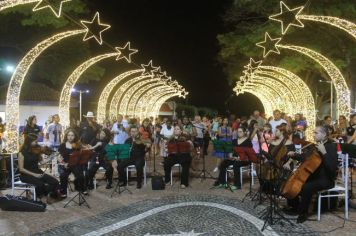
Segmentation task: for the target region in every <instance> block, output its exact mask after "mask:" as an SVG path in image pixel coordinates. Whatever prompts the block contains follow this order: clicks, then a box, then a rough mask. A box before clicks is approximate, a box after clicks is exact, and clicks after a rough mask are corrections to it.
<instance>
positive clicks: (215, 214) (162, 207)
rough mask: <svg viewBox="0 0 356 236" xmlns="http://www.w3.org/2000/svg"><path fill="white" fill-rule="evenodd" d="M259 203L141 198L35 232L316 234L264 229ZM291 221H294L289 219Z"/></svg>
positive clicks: (296, 227)
mask: <svg viewBox="0 0 356 236" xmlns="http://www.w3.org/2000/svg"><path fill="white" fill-rule="evenodd" d="M262 210H263V207H262V206H258V207H257V208H254V206H253V203H251V202H249V201H246V202H243V203H242V202H241V201H239V200H237V199H232V198H226V197H222V196H212V195H187V196H175V197H163V198H157V199H153V200H145V201H141V202H137V203H134V204H132V205H130V206H126V207H119V208H117V209H114V210H110V211H107V212H104V213H101V214H98V215H96V216H95V217H89V218H85V219H81V220H78V221H75V222H73V223H69V224H65V225H62V226H59V227H55V228H53V229H51V230H47V231H44V232H41V233H38V234H36V235H53V236H54V235H85V236H91V235H92V236H94V235H95V236H96V235H145V236H154V235H157V236H158V235H189V236H194V235H297V234H298V235H301V234H307V235H317V234H316V233H314V232H312V231H310V230H309V229H308V228H307V227H306V226H303V225H297V224H294V225H290V224H289V223H288V222H281V224H275V225H273V226H272V228H271V227H267V229H265V230H264V231H261V228H262V226H263V224H264V221H263V220H261V219H260V218H259V217H258V216H259V214H260V213H261V211H262ZM293 221H294V222H295V220H293Z"/></svg>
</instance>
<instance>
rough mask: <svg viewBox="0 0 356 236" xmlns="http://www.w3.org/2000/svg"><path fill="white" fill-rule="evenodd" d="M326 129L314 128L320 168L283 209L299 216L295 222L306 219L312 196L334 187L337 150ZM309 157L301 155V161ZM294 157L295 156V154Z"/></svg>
mask: <svg viewBox="0 0 356 236" xmlns="http://www.w3.org/2000/svg"><path fill="white" fill-rule="evenodd" d="M328 135H329V133H328V128H327V127H324V126H318V127H316V129H315V131H314V139H315V142H316V145H315V148H316V149H317V153H318V154H319V156H320V157H321V164H320V166H319V167H318V168H317V169H316V170H315V171H314V172H313V173H312V174H311V175H310V176H309V178H308V179H307V182H306V183H305V184H304V186H303V187H302V190H301V192H300V193H299V195H298V196H297V197H296V198H295V199H289V200H288V205H289V207H290V208H287V209H285V212H286V213H293V211H294V212H297V213H298V214H299V216H298V219H297V222H298V223H303V222H304V221H306V220H307V217H308V208H309V205H310V202H311V199H312V196H313V194H315V193H317V192H319V191H321V190H326V189H330V188H332V187H334V184H335V183H334V181H335V178H336V173H337V150H336V144H335V143H332V141H331V140H329V139H328ZM307 155H310V154H308V152H307V153H305V154H304V153H303V154H301V161H302V162H303V160H304V159H305V158H306V157H308V156H307ZM295 156H297V155H296V154H295Z"/></svg>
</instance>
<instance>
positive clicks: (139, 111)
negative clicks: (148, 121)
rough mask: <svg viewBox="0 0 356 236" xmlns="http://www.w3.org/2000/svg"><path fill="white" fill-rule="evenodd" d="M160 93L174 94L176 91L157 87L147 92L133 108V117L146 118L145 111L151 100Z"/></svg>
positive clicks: (160, 86)
mask: <svg viewBox="0 0 356 236" xmlns="http://www.w3.org/2000/svg"><path fill="white" fill-rule="evenodd" d="M162 91H165V92H176V91H177V90H176V89H174V88H171V87H169V86H167V85H158V86H157V87H154V88H152V89H150V90H149V91H147V92H146V93H145V94H144V95H143V96H142V97H141V98H140V99H139V100H138V101H137V104H136V107H135V110H134V111H135V115H136V116H138V117H140V119H141V120H142V119H144V118H147V116H146V109H147V108H148V107H149V105H150V102H151V100H152V99H155V97H157V96H158V95H159V94H161V93H162Z"/></svg>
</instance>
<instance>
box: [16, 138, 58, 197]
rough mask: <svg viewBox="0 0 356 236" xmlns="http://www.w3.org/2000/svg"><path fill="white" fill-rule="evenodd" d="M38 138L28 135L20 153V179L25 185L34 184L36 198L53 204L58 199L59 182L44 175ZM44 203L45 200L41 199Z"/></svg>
mask: <svg viewBox="0 0 356 236" xmlns="http://www.w3.org/2000/svg"><path fill="white" fill-rule="evenodd" d="M37 140H38V136H37V135H35V134H27V136H26V139H25V142H24V144H23V145H22V147H21V149H20V152H19V158H18V162H19V170H20V174H21V175H20V179H21V181H22V182H24V183H28V184H32V185H34V186H35V187H36V196H37V197H38V198H44V197H46V196H48V195H49V197H50V198H47V203H52V202H53V199H51V198H57V197H58V192H59V191H58V190H59V182H58V180H57V179H56V178H55V177H53V176H51V175H48V174H46V173H44V172H43V171H42V170H41V169H40V168H39V167H38V164H39V162H40V161H42V155H41V154H42V151H41V147H40V146H39V145H38V142H37ZM41 200H42V201H43V200H44V199H41Z"/></svg>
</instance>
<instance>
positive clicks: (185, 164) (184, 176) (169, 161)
mask: <svg viewBox="0 0 356 236" xmlns="http://www.w3.org/2000/svg"><path fill="white" fill-rule="evenodd" d="M191 162H192V156H191V155H190V154H189V153H188V154H179V155H176V154H173V155H172V154H170V155H168V157H166V158H165V159H164V180H165V182H166V183H168V182H169V181H171V170H172V166H174V165H175V164H180V165H181V166H182V173H181V177H180V181H181V184H184V185H185V186H188V184H189V183H188V182H189V168H190V164H191Z"/></svg>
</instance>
